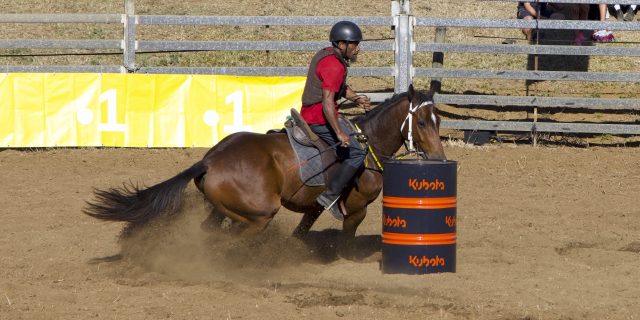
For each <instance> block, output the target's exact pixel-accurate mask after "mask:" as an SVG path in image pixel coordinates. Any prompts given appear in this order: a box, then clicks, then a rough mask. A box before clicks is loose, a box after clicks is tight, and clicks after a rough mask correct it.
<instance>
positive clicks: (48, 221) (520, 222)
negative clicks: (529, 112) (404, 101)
mask: <svg viewBox="0 0 640 320" xmlns="http://www.w3.org/2000/svg"><path fill="white" fill-rule="evenodd" d="M205 151H206V150H204V149H151V150H149V149H52V150H28V151H27V150H23V151H17V150H3V151H0V176H2V184H1V186H0V203H1V205H0V220H1V221H2V223H0V252H1V253H2V254H1V255H0V319H91V318H98V319H299V318H306V319H341V318H344V319H368V320H369V319H527V320H531V319H637V318H638V317H639V316H638V315H639V314H640V305H639V304H638V303H637V302H638V299H639V298H640V288H639V285H640V278H639V277H637V270H638V267H639V266H640V238H639V236H638V234H639V231H640V209H638V199H637V197H638V196H639V195H640V183H638V178H639V177H640V152H639V151H638V149H637V148H585V149H578V148H570V147H539V148H532V147H530V146H522V145H518V146H515V145H512V144H502V145H493V146H484V147H474V146H468V145H460V144H455V143H448V144H447V147H446V152H447V155H448V157H449V158H450V159H453V160H457V161H459V165H458V248H457V256H458V262H457V272H456V273H442V274H429V275H418V276H416V275H388V274H382V273H381V271H380V269H379V259H380V252H379V248H380V244H379V243H380V232H381V203H380V201H376V202H375V204H374V205H372V206H371V207H370V210H369V215H368V216H367V218H366V219H365V221H364V222H363V224H362V225H361V227H360V228H359V232H358V235H357V237H358V246H359V247H360V248H361V250H363V254H364V255H365V256H366V258H365V259H364V260H362V261H351V260H346V259H343V258H340V257H338V256H336V252H335V241H336V233H337V230H339V228H340V225H339V223H338V222H337V221H335V220H334V219H333V218H331V217H330V216H329V215H324V216H322V217H321V218H320V219H319V221H318V222H317V224H316V225H315V226H314V228H313V229H312V233H311V234H310V235H309V239H307V241H306V242H304V243H303V242H301V241H298V240H295V239H293V238H291V237H290V233H291V231H292V230H293V228H294V227H295V225H296V224H297V222H298V220H299V219H300V215H299V214H296V213H293V212H289V211H286V210H282V211H281V212H280V213H279V214H278V215H277V216H276V218H275V220H274V222H273V223H272V224H271V225H270V226H269V227H268V229H267V230H266V231H265V233H264V234H263V235H260V236H258V237H256V238H254V239H229V238H228V237H224V236H222V235H209V234H206V233H205V232H203V231H201V230H200V228H199V223H200V221H201V220H202V219H204V217H205V215H206V212H207V211H206V206H205V204H204V202H203V200H202V199H201V198H200V197H199V196H198V194H197V191H196V190H195V188H193V187H192V186H190V187H189V189H188V193H189V196H188V199H187V200H188V205H187V208H186V209H185V212H184V214H183V215H182V216H181V217H182V218H181V219H179V220H177V221H173V222H172V223H171V224H170V225H168V226H161V225H159V226H156V227H154V228H150V230H147V231H146V232H144V233H143V234H140V235H139V236H136V237H133V238H132V240H128V241H122V242H119V241H118V238H119V233H120V232H121V230H122V227H123V224H120V223H107V222H101V221H98V220H95V219H93V218H90V217H88V216H85V215H83V214H82V213H81V208H82V207H83V206H84V202H85V201H86V200H89V199H91V192H92V188H94V187H98V188H106V187H113V186H118V185H120V184H121V183H122V182H124V181H128V180H132V181H137V182H141V183H144V184H147V185H150V184H153V183H156V182H159V181H161V180H164V179H166V178H169V177H171V176H173V175H174V174H176V173H177V172H179V171H181V170H183V169H185V168H186V167H187V166H189V165H191V164H192V163H193V162H195V161H197V160H198V159H199V158H200V157H201V156H202V155H203V154H204V152H205ZM120 253H124V258H123V259H120V260H118V259H115V258H116V256H115V255H117V254H120ZM634 274H635V275H634Z"/></svg>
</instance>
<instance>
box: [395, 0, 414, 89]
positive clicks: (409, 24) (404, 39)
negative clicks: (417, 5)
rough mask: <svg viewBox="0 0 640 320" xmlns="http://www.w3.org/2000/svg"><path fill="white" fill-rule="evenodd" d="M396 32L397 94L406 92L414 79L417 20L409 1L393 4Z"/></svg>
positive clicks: (404, 0)
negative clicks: (414, 33) (415, 27)
mask: <svg viewBox="0 0 640 320" xmlns="http://www.w3.org/2000/svg"><path fill="white" fill-rule="evenodd" d="M392 13H393V14H394V17H393V26H394V30H395V38H396V39H395V77H396V78H395V88H394V91H395V93H401V92H406V91H407V90H409V85H410V84H411V82H412V81H411V80H412V79H413V73H414V71H413V51H414V50H415V44H414V42H413V28H414V25H415V19H414V18H413V16H411V15H410V4H409V0H401V3H400V4H398V3H396V2H394V4H392Z"/></svg>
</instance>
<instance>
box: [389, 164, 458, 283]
mask: <svg viewBox="0 0 640 320" xmlns="http://www.w3.org/2000/svg"><path fill="white" fill-rule="evenodd" d="M456 169H457V162H456V161H448V160H443V161H434V160H390V161H387V162H385V164H384V170H385V174H384V189H383V198H382V199H383V200H382V202H383V207H382V272H383V273H406V274H425V273H436V272H455V271H456V205H457V198H456V194H457V176H456V174H457V171H456Z"/></svg>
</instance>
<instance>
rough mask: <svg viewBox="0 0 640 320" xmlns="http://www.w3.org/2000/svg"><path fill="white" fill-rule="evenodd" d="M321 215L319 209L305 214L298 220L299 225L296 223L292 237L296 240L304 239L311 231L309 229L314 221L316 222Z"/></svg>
mask: <svg viewBox="0 0 640 320" xmlns="http://www.w3.org/2000/svg"><path fill="white" fill-rule="evenodd" d="M321 213H322V210H321V209H319V210H314V211H307V212H305V213H304V216H302V220H300V223H298V226H297V227H296V229H295V230H293V236H294V237H296V238H298V239H302V238H304V237H305V236H306V235H307V234H308V233H309V230H311V227H312V226H313V224H314V223H315V222H316V220H318V217H320V214H321Z"/></svg>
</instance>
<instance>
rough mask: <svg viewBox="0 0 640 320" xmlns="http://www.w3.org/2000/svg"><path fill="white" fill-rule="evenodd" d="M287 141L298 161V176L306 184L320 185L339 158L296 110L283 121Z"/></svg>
mask: <svg viewBox="0 0 640 320" xmlns="http://www.w3.org/2000/svg"><path fill="white" fill-rule="evenodd" d="M284 126H285V130H286V132H287V135H288V136H289V142H290V143H291V146H292V147H293V150H294V151H295V154H296V156H297V158H298V162H299V163H300V178H301V179H302V181H304V184H305V185H307V186H322V185H324V184H325V181H328V178H329V177H330V176H331V174H333V171H334V170H335V168H336V167H337V166H334V164H336V163H338V161H339V159H338V157H337V156H336V153H335V151H334V150H332V149H330V148H329V145H327V143H326V142H324V140H322V139H320V137H318V135H316V134H315V133H314V132H313V131H312V130H311V127H309V125H308V124H307V122H306V121H304V119H303V118H302V116H300V113H298V110H296V109H291V118H289V119H287V121H286V122H285V123H284Z"/></svg>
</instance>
